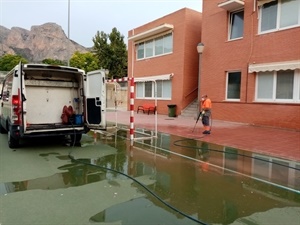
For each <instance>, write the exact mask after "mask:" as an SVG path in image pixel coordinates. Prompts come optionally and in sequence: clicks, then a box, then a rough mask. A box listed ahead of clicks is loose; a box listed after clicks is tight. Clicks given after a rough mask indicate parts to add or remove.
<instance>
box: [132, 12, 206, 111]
mask: <svg viewBox="0 0 300 225" xmlns="http://www.w3.org/2000/svg"><path fill="white" fill-rule="evenodd" d="M201 16H202V14H201V13H200V12H197V11H195V10H192V9H188V8H183V9H180V10H178V11H176V12H174V13H171V14H169V15H166V16H164V17H162V18H159V19H157V20H154V21H152V22H150V23H147V24H144V25H142V26H140V27H138V28H135V29H133V30H130V31H129V32H128V78H131V77H133V78H134V81H135V99H134V107H135V111H136V110H137V107H138V106H141V105H143V103H145V102H146V103H152V104H154V103H155V102H157V113H158V114H168V111H169V109H168V106H167V105H176V115H179V114H180V112H181V110H182V109H184V108H185V107H187V106H188V104H190V103H191V102H192V101H193V100H194V99H195V98H197V91H198V86H197V84H198V53H197V51H196V46H197V44H198V43H199V42H200V40H201Z"/></svg>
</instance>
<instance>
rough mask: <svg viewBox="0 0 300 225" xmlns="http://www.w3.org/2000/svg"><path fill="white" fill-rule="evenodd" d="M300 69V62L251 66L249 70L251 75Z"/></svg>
mask: <svg viewBox="0 0 300 225" xmlns="http://www.w3.org/2000/svg"><path fill="white" fill-rule="evenodd" d="M295 69H300V60H295V61H286V62H273V63H260V64H250V65H249V68H248V72H249V73H254V72H265V71H279V70H295Z"/></svg>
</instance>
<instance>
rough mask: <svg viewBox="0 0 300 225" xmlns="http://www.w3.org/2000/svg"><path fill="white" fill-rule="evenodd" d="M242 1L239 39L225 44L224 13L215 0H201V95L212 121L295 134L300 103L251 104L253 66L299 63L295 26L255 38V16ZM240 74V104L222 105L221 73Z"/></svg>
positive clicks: (298, 32) (299, 46)
mask: <svg viewBox="0 0 300 225" xmlns="http://www.w3.org/2000/svg"><path fill="white" fill-rule="evenodd" d="M253 2H254V1H253V0H245V8H244V35H243V38H242V39H239V40H234V41H228V38H227V35H228V12H227V11H226V10H224V9H221V8H219V7H218V4H219V3H220V1H219V0H204V1H203V14H202V18H203V24H202V42H203V43H204V45H205V48H204V52H203V57H202V64H201V65H202V69H201V88H200V90H201V93H202V94H204V93H206V94H208V96H209V97H210V98H211V100H212V102H213V117H214V119H219V120H226V121H234V122H243V123H249V124H255V125H261V126H272V127H280V128H288V129H296V130H300V104H280V103H255V102H254V100H255V78H256V74H255V73H248V65H249V64H252V63H267V62H280V61H289V60H299V59H300V27H296V28H291V29H286V30H282V31H277V32H271V33H268V34H262V35H260V34H258V23H259V20H258V14H257V13H258V11H257V10H255V12H253ZM227 71H241V73H242V80H241V98H240V101H239V102H232V101H231V102H230V101H226V100H225V99H226V73H227Z"/></svg>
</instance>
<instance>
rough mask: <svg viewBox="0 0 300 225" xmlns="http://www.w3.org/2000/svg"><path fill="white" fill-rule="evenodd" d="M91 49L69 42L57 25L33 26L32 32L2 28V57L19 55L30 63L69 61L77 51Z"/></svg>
mask: <svg viewBox="0 0 300 225" xmlns="http://www.w3.org/2000/svg"><path fill="white" fill-rule="evenodd" d="M88 50H89V49H88V48H85V47H83V46H81V45H79V44H78V43H76V42H74V41H72V40H69V39H68V37H67V36H66V34H65V32H64V31H63V29H62V27H61V26H59V25H57V24H56V23H45V24H42V25H40V26H32V27H31V29H30V30H26V29H23V28H20V27H12V28H11V30H10V29H7V28H6V27H3V26H0V56H1V55H3V54H17V55H21V56H23V57H24V58H26V59H27V60H28V61H30V62H41V61H42V60H44V59H47V58H50V59H57V60H61V61H68V59H70V57H71V56H72V54H73V53H74V52H75V51H79V52H82V53H85V52H87V51H88Z"/></svg>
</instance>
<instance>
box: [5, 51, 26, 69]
mask: <svg viewBox="0 0 300 225" xmlns="http://www.w3.org/2000/svg"><path fill="white" fill-rule="evenodd" d="M20 61H21V62H22V63H28V61H27V60H26V59H25V58H23V57H22V56H20V55H11V54H5V55H4V56H2V57H0V71H10V70H12V69H13V68H14V67H15V66H16V65H18V64H19V62H20Z"/></svg>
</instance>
